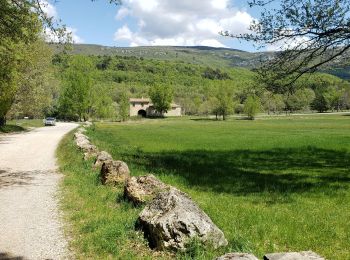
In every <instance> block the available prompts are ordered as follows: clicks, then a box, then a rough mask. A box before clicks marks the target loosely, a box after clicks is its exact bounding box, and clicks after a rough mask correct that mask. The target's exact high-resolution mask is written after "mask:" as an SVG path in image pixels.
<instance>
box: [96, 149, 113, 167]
mask: <svg viewBox="0 0 350 260" xmlns="http://www.w3.org/2000/svg"><path fill="white" fill-rule="evenodd" d="M110 160H113V158H112V155H110V154H109V153H107V152H105V151H101V152H98V153H97V155H96V160H95V163H94V167H98V166H101V165H102V164H103V163H104V162H105V161H110Z"/></svg>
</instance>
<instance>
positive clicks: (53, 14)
mask: <svg viewBox="0 0 350 260" xmlns="http://www.w3.org/2000/svg"><path fill="white" fill-rule="evenodd" d="M39 4H40V8H41V9H42V10H43V12H44V13H45V14H46V15H47V16H48V17H50V18H52V19H53V22H55V23H57V21H58V20H59V16H58V13H57V10H56V7H55V6H54V5H53V4H51V3H50V2H49V1H47V0H39ZM66 30H67V32H68V33H69V34H70V35H71V37H72V40H73V42H74V43H84V40H83V39H82V38H81V37H80V36H79V35H78V34H77V31H78V30H77V29H76V28H74V27H69V26H67V28H66ZM44 37H45V39H46V40H47V41H51V42H58V41H59V39H58V36H57V35H56V34H55V33H54V32H53V31H52V30H51V29H49V28H45V30H44Z"/></svg>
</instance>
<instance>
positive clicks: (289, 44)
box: [266, 30, 313, 51]
mask: <svg viewBox="0 0 350 260" xmlns="http://www.w3.org/2000/svg"><path fill="white" fill-rule="evenodd" d="M282 33H283V34H284V35H290V34H293V31H292V30H290V31H288V30H284V31H282ZM312 43H313V42H312V41H311V39H310V38H309V37H307V36H298V37H291V38H285V39H283V40H280V41H277V42H275V43H274V44H270V45H268V46H266V50H267V51H285V50H292V49H297V50H298V49H304V48H308V47H309V46H310V45H311V44H312Z"/></svg>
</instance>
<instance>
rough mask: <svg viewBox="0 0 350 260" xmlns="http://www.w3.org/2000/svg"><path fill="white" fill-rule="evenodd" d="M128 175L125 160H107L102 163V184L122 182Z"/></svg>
mask: <svg viewBox="0 0 350 260" xmlns="http://www.w3.org/2000/svg"><path fill="white" fill-rule="evenodd" d="M129 177H130V171H129V168H128V165H127V164H126V163H125V162H122V161H113V160H109V161H105V162H104V163H103V164H102V167H101V172H100V179H101V182H102V184H105V185H117V184H124V183H125V182H126V180H127V179H128V178H129Z"/></svg>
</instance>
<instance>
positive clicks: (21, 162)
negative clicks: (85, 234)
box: [0, 123, 77, 259]
mask: <svg viewBox="0 0 350 260" xmlns="http://www.w3.org/2000/svg"><path fill="white" fill-rule="evenodd" d="M76 126H77V124H73V123H57V125H56V126H53V127H42V128H37V129H35V130H32V131H30V132H27V133H23V134H11V135H5V136H0V259H13V258H14V259H71V258H72V257H71V255H70V254H69V251H68V245H67V240H66V239H65V237H64V235H63V230H62V224H61V222H60V215H59V211H58V206H57V202H58V200H57V197H56V195H57V188H58V184H59V181H60V178H61V175H60V174H58V173H57V172H56V169H57V166H56V163H55V161H56V159H55V150H56V148H57V145H58V143H59V141H60V140H61V138H62V137H63V135H64V134H66V133H67V132H69V131H70V130H72V129H73V128H75V127H76Z"/></svg>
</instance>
